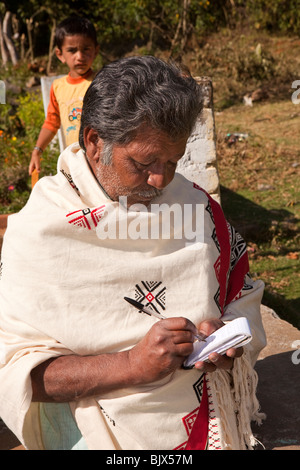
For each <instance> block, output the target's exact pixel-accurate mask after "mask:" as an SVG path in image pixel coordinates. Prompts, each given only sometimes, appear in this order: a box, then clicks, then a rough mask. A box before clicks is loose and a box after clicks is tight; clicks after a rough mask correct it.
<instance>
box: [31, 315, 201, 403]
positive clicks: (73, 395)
mask: <svg viewBox="0 0 300 470" xmlns="http://www.w3.org/2000/svg"><path fill="white" fill-rule="evenodd" d="M195 333H196V327H195V326H194V325H193V323H191V322H190V321H189V320H187V319H185V318H169V319H166V320H162V321H159V322H157V323H155V324H154V325H153V326H152V328H151V329H150V330H149V332H148V333H147V334H146V336H145V337H144V338H143V339H142V340H141V341H140V342H139V343H138V344H137V345H136V346H134V347H133V348H132V349H130V350H129V351H122V352H118V353H112V354H100V355H95V356H76V355H70V356H60V357H56V358H53V359H49V360H48V361H46V362H44V363H42V364H40V365H38V366H37V367H35V368H34V369H33V370H32V372H31V381H32V390H33V397H32V400H33V401H40V402H69V401H74V400H78V399H81V398H86V397H90V396H100V395H103V394H105V393H108V392H111V391H114V390H118V389H121V388H125V387H129V386H130V387H132V386H135V385H139V384H145V383H150V382H154V381H156V380H159V379H161V378H163V377H165V376H166V375H169V374H170V373H171V372H173V371H174V370H175V369H177V368H178V367H180V366H181V364H182V362H183V361H184V359H185V358H186V356H187V355H189V354H190V353H191V352H192V349H193V341H194V335H195Z"/></svg>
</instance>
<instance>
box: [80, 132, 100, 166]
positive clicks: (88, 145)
mask: <svg viewBox="0 0 300 470" xmlns="http://www.w3.org/2000/svg"><path fill="white" fill-rule="evenodd" d="M83 140H84V146H85V150H86V156H87V158H88V160H89V162H90V164H92V163H98V162H99V160H100V154H101V151H102V148H103V140H102V139H101V138H100V137H99V136H98V134H97V132H96V131H95V130H94V129H91V128H90V127H86V128H85V129H84V130H83Z"/></svg>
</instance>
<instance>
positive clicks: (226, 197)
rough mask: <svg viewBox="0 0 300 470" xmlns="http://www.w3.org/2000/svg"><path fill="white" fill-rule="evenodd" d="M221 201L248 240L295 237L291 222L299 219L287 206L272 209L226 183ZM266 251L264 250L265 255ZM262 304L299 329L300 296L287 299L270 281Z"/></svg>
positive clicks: (283, 250) (267, 242)
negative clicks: (264, 206) (276, 291)
mask: <svg viewBox="0 0 300 470" xmlns="http://www.w3.org/2000/svg"><path fill="white" fill-rule="evenodd" d="M221 202H222V208H223V211H224V212H225V215H226V217H227V220H228V221H229V222H230V223H231V224H232V225H233V226H234V227H235V228H236V230H237V231H238V232H239V233H240V234H241V235H242V236H243V237H244V239H245V240H246V242H247V243H251V242H252V243H256V244H262V243H265V244H269V243H270V244H271V242H272V240H273V238H274V237H275V236H278V235H280V237H281V238H282V239H284V238H285V239H293V238H294V237H295V235H296V233H295V231H296V229H295V225H293V224H290V221H291V220H294V221H295V222H296V220H295V216H294V214H292V213H291V212H289V211H288V210H285V209H281V210H276V211H269V210H267V209H265V208H263V207H261V206H259V205H258V204H255V203H254V202H252V201H250V200H249V199H246V198H245V197H243V196H241V195H239V194H237V193H235V192H233V191H231V190H230V189H228V188H225V187H224V186H221ZM287 221H289V222H287ZM288 251H290V249H287V248H286V249H285V247H284V242H283V244H282V247H281V249H280V251H279V253H278V254H280V255H284V254H285V253H286V252H288ZM267 254H268V253H267V252H265V255H267ZM275 263H276V261H274V264H275ZM266 284H267V283H266ZM263 304H264V305H267V306H268V307H270V308H272V309H273V310H274V311H275V312H276V313H277V314H278V315H279V316H280V317H281V318H282V319H284V320H286V321H288V322H289V323H291V324H292V325H293V326H295V327H296V328H299V329H300V315H299V312H300V298H297V299H286V298H285V297H284V296H283V295H280V294H277V293H275V292H272V290H271V288H270V286H268V285H267V286H266V289H265V293H264V297H263Z"/></svg>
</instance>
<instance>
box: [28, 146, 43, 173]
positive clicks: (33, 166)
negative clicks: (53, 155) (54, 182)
mask: <svg viewBox="0 0 300 470" xmlns="http://www.w3.org/2000/svg"><path fill="white" fill-rule="evenodd" d="M40 162H41V157H40V152H39V151H38V150H34V151H33V152H32V154H31V160H30V163H29V169H28V173H29V174H30V175H32V173H33V171H34V170H36V171H37V172H38V173H40V171H41V164H40Z"/></svg>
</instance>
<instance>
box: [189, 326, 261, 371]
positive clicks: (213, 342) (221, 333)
mask: <svg viewBox="0 0 300 470" xmlns="http://www.w3.org/2000/svg"><path fill="white" fill-rule="evenodd" d="M251 339H252V335H251V330H250V326H249V323H248V320H247V318H245V317H240V318H236V319H235V320H232V321H231V322H229V323H227V324H226V325H224V326H222V327H221V328H219V329H218V330H216V331H214V332H213V333H212V334H211V335H210V336H208V337H207V338H206V339H205V342H204V341H195V343H194V351H193V352H192V354H190V355H189V357H188V358H187V359H186V360H185V361H184V363H183V367H186V368H191V367H193V365H194V364H195V362H197V361H206V360H207V359H208V356H209V354H211V353H212V352H217V353H219V354H223V353H225V351H227V349H229V348H233V347H240V346H244V345H245V344H247V343H249V341H251Z"/></svg>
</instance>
